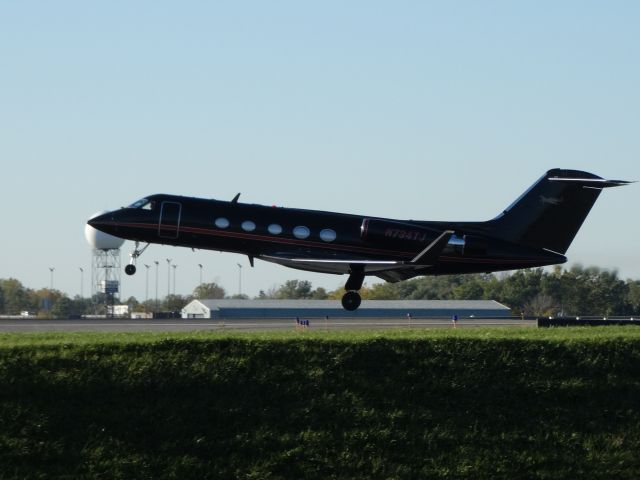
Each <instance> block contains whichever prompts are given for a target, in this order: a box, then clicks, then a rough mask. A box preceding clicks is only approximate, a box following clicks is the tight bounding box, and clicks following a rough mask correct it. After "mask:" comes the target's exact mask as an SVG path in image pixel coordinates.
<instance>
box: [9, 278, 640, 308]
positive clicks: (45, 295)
mask: <svg viewBox="0 0 640 480" xmlns="http://www.w3.org/2000/svg"><path fill="white" fill-rule="evenodd" d="M343 293H344V290H343V289H342V288H339V289H336V290H333V291H327V290H326V289H324V288H322V287H318V288H313V285H312V284H311V282H309V281H306V280H288V281H286V282H285V283H284V284H282V285H280V286H279V287H273V288H271V289H269V290H267V291H260V293H259V295H258V296H257V297H256V298H258V299H316V300H325V299H335V300H338V299H340V298H341V297H342V294H343ZM360 293H361V295H362V298H363V299H366V300H421V299H425V300H479V299H484V300H496V301H498V302H500V303H502V304H504V305H506V306H507V307H509V308H510V309H511V311H512V313H513V314H514V315H520V314H524V315H534V316H547V315H572V316H575V315H604V316H610V315H634V314H638V313H640V280H630V279H628V280H622V279H620V278H619V277H618V274H617V272H616V271H611V270H603V269H600V268H598V267H587V268H585V267H582V266H580V265H574V266H572V267H571V268H569V269H565V268H562V267H560V266H556V267H555V268H553V269H551V270H545V269H542V268H535V269H528V270H518V271H515V272H510V273H500V274H472V275H445V276H438V277H420V278H415V279H412V280H407V281H404V282H399V283H377V284H373V285H371V286H368V285H365V286H363V288H362V290H361V291H360ZM219 298H239V299H247V298H249V297H247V296H246V295H233V296H228V295H227V293H226V292H225V290H224V288H222V287H221V286H220V285H218V284H216V283H203V284H202V285H199V286H198V287H197V288H196V289H195V290H194V291H193V293H192V294H191V295H168V296H166V297H164V298H163V299H160V300H159V301H158V302H156V300H155V299H153V300H146V301H144V302H140V301H138V300H137V299H136V298H135V297H130V298H128V299H126V300H124V299H121V300H120V301H119V303H120V304H126V305H128V306H129V311H130V312H134V311H136V312H158V311H179V310H181V309H182V308H183V307H184V306H185V305H186V304H187V303H189V302H190V301H192V300H193V299H219ZM105 303H106V302H105V298H104V296H103V294H98V295H95V296H93V297H92V298H81V297H79V296H76V297H74V298H70V297H69V296H67V295H66V294H65V293H63V292H60V291H58V290H50V289H47V288H43V289H39V290H33V289H29V288H26V287H24V286H23V285H22V283H20V281H18V280H16V279H13V278H10V279H0V314H4V315H19V314H20V313H21V312H25V311H26V312H29V313H30V314H36V315H39V316H52V317H59V318H64V317H70V316H80V315H87V314H104V313H106V307H105Z"/></svg>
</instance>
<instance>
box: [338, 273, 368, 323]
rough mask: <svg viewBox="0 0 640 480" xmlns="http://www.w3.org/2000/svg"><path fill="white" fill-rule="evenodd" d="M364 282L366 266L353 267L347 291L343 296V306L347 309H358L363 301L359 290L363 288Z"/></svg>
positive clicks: (345, 287) (351, 310) (346, 286)
mask: <svg viewBox="0 0 640 480" xmlns="http://www.w3.org/2000/svg"><path fill="white" fill-rule="evenodd" d="M362 282H364V268H363V267H360V266H357V267H353V266H352V267H351V273H350V274H349V280H347V283H346V285H345V286H344V289H345V290H346V291H347V292H346V293H345V294H344V295H343V296H342V307H343V308H344V309H345V310H348V311H350V312H353V311H354V310H357V309H358V307H359V306H360V303H361V302H362V298H361V297H360V294H359V293H358V290H360V289H361V288H362Z"/></svg>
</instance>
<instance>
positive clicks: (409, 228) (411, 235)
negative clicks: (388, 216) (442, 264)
mask: <svg viewBox="0 0 640 480" xmlns="http://www.w3.org/2000/svg"><path fill="white" fill-rule="evenodd" d="M440 233H442V232H438V231H437V230H434V229H432V228H426V227H421V226H417V225H415V224H410V223H404V222H394V221H390V220H377V219H373V218H365V219H364V220H363V221H362V226H361V227H360V237H361V238H362V239H363V240H366V241H368V242H371V243H376V244H384V245H395V246H404V247H405V248H412V247H416V248H418V247H420V246H423V247H426V246H427V245H429V244H430V243H431V242H433V241H434V240H435V239H436V238H437V237H438V235H440Z"/></svg>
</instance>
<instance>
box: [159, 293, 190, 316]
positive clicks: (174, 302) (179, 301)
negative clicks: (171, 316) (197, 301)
mask: <svg viewBox="0 0 640 480" xmlns="http://www.w3.org/2000/svg"><path fill="white" fill-rule="evenodd" d="M191 300H192V298H191V297H183V296H182V295H167V296H166V297H165V299H164V307H165V310H166V311H168V312H179V311H180V310H182V308H183V307H184V306H185V305H186V304H187V303H189V302H190V301H191Z"/></svg>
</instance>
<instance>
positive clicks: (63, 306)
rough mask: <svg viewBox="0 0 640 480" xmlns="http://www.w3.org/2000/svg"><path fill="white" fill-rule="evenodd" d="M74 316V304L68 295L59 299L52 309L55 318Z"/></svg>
mask: <svg viewBox="0 0 640 480" xmlns="http://www.w3.org/2000/svg"><path fill="white" fill-rule="evenodd" d="M72 314H73V302H72V301H71V299H70V298H69V297H67V296H66V295H63V296H62V297H60V298H58V299H57V300H56V303H54V304H53V306H52V307H51V316H52V317H53V318H69V317H70V316H71V315H72Z"/></svg>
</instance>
